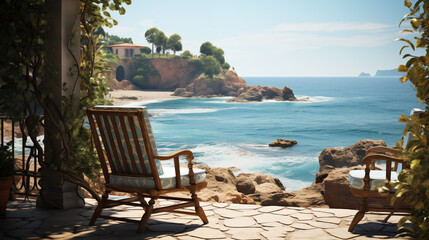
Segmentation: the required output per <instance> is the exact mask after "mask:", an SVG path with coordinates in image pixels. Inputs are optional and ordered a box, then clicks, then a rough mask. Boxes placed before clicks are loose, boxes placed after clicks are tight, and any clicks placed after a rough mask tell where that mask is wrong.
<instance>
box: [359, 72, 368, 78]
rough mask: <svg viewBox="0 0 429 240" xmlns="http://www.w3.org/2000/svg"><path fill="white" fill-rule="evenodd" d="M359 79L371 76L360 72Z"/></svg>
mask: <svg viewBox="0 0 429 240" xmlns="http://www.w3.org/2000/svg"><path fill="white" fill-rule="evenodd" d="M359 77H371V75H370V74H369V73H366V72H361V73H360V74H359Z"/></svg>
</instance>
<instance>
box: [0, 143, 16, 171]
mask: <svg viewBox="0 0 429 240" xmlns="http://www.w3.org/2000/svg"><path fill="white" fill-rule="evenodd" d="M11 144H12V142H9V143H7V144H6V145H0V177H7V176H12V175H14V174H15V165H14V163H15V159H14V158H13V153H12V150H11V149H10V145H11Z"/></svg>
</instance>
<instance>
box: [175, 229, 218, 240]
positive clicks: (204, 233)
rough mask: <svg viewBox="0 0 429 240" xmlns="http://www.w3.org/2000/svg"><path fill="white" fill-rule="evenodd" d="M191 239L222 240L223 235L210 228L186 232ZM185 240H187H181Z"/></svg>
mask: <svg viewBox="0 0 429 240" xmlns="http://www.w3.org/2000/svg"><path fill="white" fill-rule="evenodd" d="M187 234H188V235H189V236H191V237H197V238H203V239H224V238H226V236H225V234H224V233H222V232H221V231H219V230H217V229H211V228H196V229H195V230H193V231H190V232H187ZM183 239H187V238H183Z"/></svg>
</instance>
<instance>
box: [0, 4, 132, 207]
mask: <svg viewBox="0 0 429 240" xmlns="http://www.w3.org/2000/svg"><path fill="white" fill-rule="evenodd" d="M47 2H48V1H47V0H5V1H2V2H1V3H0V15H1V17H2V20H3V21H2V22H3V23H6V24H5V26H3V25H2V28H0V34H1V36H2V38H1V39H0V54H1V55H2V56H5V57H2V58H0V64H1V66H2V68H1V69H0V112H1V113H2V114H7V115H9V116H11V117H12V118H15V119H16V118H21V117H24V118H25V124H26V128H27V133H28V136H29V137H30V138H31V140H32V141H33V142H34V144H35V147H36V148H37V149H38V151H37V152H38V159H39V164H40V166H41V168H42V172H45V174H46V173H48V174H49V173H50V172H52V173H55V174H59V175H61V176H62V177H63V179H64V180H67V181H69V182H72V183H75V184H77V185H79V186H81V187H83V188H85V189H86V190H87V191H88V192H89V193H90V194H91V195H92V196H93V197H94V198H96V199H97V200H98V199H99V196H98V194H97V192H96V191H95V190H94V189H93V188H92V187H91V185H90V184H89V182H88V181H87V180H86V179H92V180H94V179H96V177H97V174H98V173H99V164H98V161H97V157H96V154H95V152H94V151H93V148H92V147H91V145H92V142H91V135H90V131H89V129H88V128H87V127H85V117H86V116H85V110H86V109H87V108H89V107H92V106H94V105H96V104H104V103H106V100H105V99H104V96H105V95H106V93H107V85H106V78H105V76H104V73H105V72H108V70H109V69H108V64H107V63H106V60H105V58H104V56H105V53H104V52H103V51H102V49H101V46H102V45H101V44H100V40H101V38H102V36H101V35H98V34H96V33H95V32H96V29H97V28H98V27H112V26H113V25H116V24H117V22H116V20H114V19H113V18H112V17H111V16H110V13H109V11H118V12H119V13H120V14H125V9H124V8H123V6H122V4H131V0H81V1H80V13H79V15H78V16H76V17H77V18H79V20H80V21H79V23H80V24H79V26H73V27H72V28H71V29H70V31H71V32H72V35H73V36H75V34H77V33H79V35H80V39H79V40H80V41H79V42H73V39H74V38H73V37H72V38H71V39H70V40H69V42H68V44H67V46H68V47H69V54H70V55H71V56H72V57H73V59H74V64H73V66H72V67H71V68H70V72H69V75H70V76H71V77H73V82H72V83H71V84H69V85H63V86H62V90H63V94H62V97H61V99H60V104H59V102H58V99H55V98H54V96H53V95H52V94H50V93H49V91H48V90H47V89H48V88H46V87H47V86H45V85H44V84H45V80H47V79H49V78H52V77H55V71H54V70H53V68H52V67H51V66H49V62H48V61H47V51H52V49H48V45H47V39H48V33H49V29H50V26H49V24H48V19H49V13H48V11H47ZM76 45H79V46H80V48H81V50H80V56H76V55H74V54H73V52H72V51H71V50H70V48H72V46H76ZM77 87H79V89H80V90H79V91H80V95H79V96H77V95H76V94H75V93H76V89H77ZM41 112H43V116H41V115H40V113H41ZM48 121H49V123H50V125H49V126H51V128H44V129H45V133H50V134H51V135H54V136H55V138H54V139H46V138H45V141H52V142H55V141H57V142H60V146H62V147H61V148H60V149H54V150H53V151H56V152H54V153H49V154H51V155H52V154H54V156H56V157H55V159H54V161H49V162H46V161H45V160H46V159H45V157H46V156H47V155H46V153H45V152H44V148H43V147H42V146H41V144H40V143H39V142H38V141H37V139H36V137H37V134H38V133H39V131H40V127H44V126H45V124H46V123H47V122H48ZM52 144H55V143H52ZM85 177H86V178H85ZM42 186H43V179H42ZM40 195H41V197H42V198H43V195H44V193H43V187H42V191H41V192H40Z"/></svg>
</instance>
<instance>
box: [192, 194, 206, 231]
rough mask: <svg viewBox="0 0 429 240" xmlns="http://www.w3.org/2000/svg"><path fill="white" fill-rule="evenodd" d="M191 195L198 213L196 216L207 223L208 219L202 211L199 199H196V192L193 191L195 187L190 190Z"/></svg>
mask: <svg viewBox="0 0 429 240" xmlns="http://www.w3.org/2000/svg"><path fill="white" fill-rule="evenodd" d="M191 196H192V200H194V203H195V212H196V213H197V214H198V216H199V217H200V218H201V220H202V221H203V223H204V224H207V223H209V220H208V219H207V216H206V214H205V213H204V210H203V208H202V207H201V206H200V200H198V197H197V194H196V193H195V189H192V190H191Z"/></svg>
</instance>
